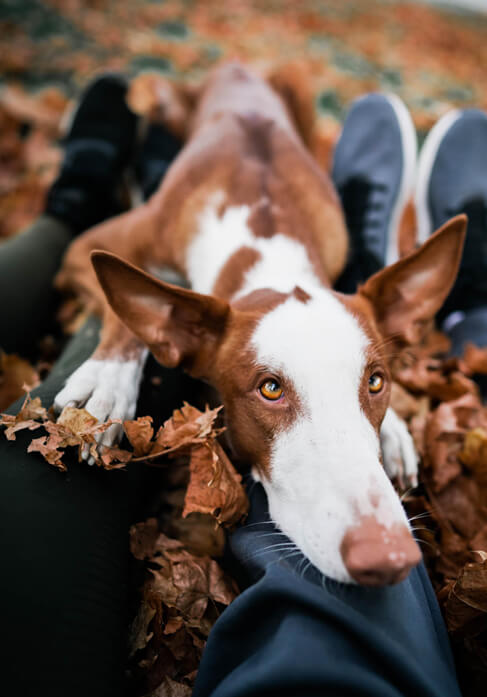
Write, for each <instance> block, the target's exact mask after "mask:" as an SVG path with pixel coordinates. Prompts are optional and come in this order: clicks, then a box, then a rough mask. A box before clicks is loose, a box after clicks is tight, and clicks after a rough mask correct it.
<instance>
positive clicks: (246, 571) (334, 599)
mask: <svg viewBox="0 0 487 697" xmlns="http://www.w3.org/2000/svg"><path fill="white" fill-rule="evenodd" d="M48 221H49V219H46V218H42V219H41V221H40V222H38V223H37V224H35V225H34V226H33V228H32V229H31V230H30V231H28V232H27V233H24V234H23V236H22V237H19V238H16V239H15V240H12V241H11V242H9V243H7V246H1V247H0V279H1V282H2V284H5V287H7V285H8V286H9V287H13V288H17V289H19V288H21V290H20V291H19V292H18V293H10V296H9V307H8V312H7V313H6V316H7V318H8V323H4V322H3V321H2V322H0V326H2V328H3V330H4V333H5V335H6V343H5V348H7V349H8V350H9V351H15V350H17V351H22V349H23V347H24V346H27V347H28V346H30V345H31V344H32V342H34V341H35V340H36V332H38V331H39V329H40V328H41V327H42V322H41V319H42V318H43V317H45V315H46V307H47V306H48V305H47V302H46V293H47V294H48V296H49V297H50V291H49V290H48V289H49V288H50V283H51V280H52V276H53V274H54V273H55V271H56V270H57V266H58V264H59V261H60V259H61V256H62V251H63V249H64V248H65V247H66V245H67V244H68V242H69V239H70V235H69V231H68V230H67V229H66V230H64V232H63V231H62V230H61V229H60V228H59V224H58V223H54V224H53V226H52V229H53V230H54V232H53V233H52V234H50V233H49V228H50V225H49V224H48ZM40 229H42V230H43V235H42V243H41V242H40V237H38V235H37V233H36V231H37V232H38V231H39V230H40ZM29 240H30V241H29ZM31 245H32V246H31ZM37 249H39V253H38V254H37V253H36V252H33V251H32V250H37ZM41 251H42V254H41ZM32 265H34V266H35V273H34V274H33V276H32V277H29V269H30V268H31V267H32ZM32 268H33V267H32ZM19 269H20V270H21V271H20V272H19ZM20 273H22V274H23V278H24V283H23V285H22V278H21V276H20ZM29 278H30V280H29V281H28V282H26V281H25V279H29ZM16 303H17V304H16ZM0 315H2V317H3V310H0ZM33 318H34V320H35V323H33ZM485 327H487V321H486V323H485ZM97 331H98V323H97V321H96V320H90V321H89V322H88V323H87V325H86V326H85V327H84V328H83V329H82V330H81V331H80V332H79V333H78V335H77V336H76V337H74V339H73V340H72V341H71V343H70V344H69V345H68V347H67V348H66V350H65V352H64V354H63V356H62V357H61V359H60V360H59V361H58V363H57V364H56V366H55V367H54V369H53V371H52V372H51V374H50V376H49V378H48V379H47V380H46V381H45V382H44V384H43V385H41V386H40V387H39V388H38V389H36V390H35V391H34V392H33V395H38V396H40V397H41V398H42V401H43V403H44V404H45V405H48V404H50V403H51V402H52V400H53V397H54V395H55V394H56V392H57V391H58V390H59V389H60V388H61V386H62V384H63V382H64V380H65V379H66V377H67V376H68V375H69V374H70V373H71V372H72V371H73V370H74V369H75V368H76V367H77V366H78V365H79V364H80V363H81V362H82V361H83V360H85V359H86V358H87V357H88V355H89V354H90V353H91V351H92V350H93V348H94V347H95V345H96V341H97ZM482 331H485V329H484V330H482ZM481 333H482V332H481ZM17 338H18V339H17ZM473 338H476V337H473ZM482 343H487V341H483V342H482ZM155 371H159V373H160V374H162V376H163V380H162V387H161V388H155V387H152V383H151V382H150V381H149V380H145V381H144V384H143V387H142V393H141V399H140V400H139V407H138V413H151V414H153V415H157V417H158V419H159V420H162V419H163V418H165V417H166V416H167V415H168V414H169V413H170V412H171V411H172V409H173V408H174V407H176V406H179V405H180V404H181V402H182V400H183V398H184V399H188V400H191V399H192V394H194V383H192V382H191V381H189V379H188V378H185V377H184V376H183V375H182V374H181V373H178V372H177V371H164V370H163V369H162V368H160V367H158V366H156V365H155V363H154V362H152V363H150V364H149V366H148V369H147V370H146V376H149V375H150V374H153V373H154V372H155ZM18 407H19V403H17V404H14V405H12V407H11V408H10V410H9V411H10V412H11V413H15V412H16V411H17V410H18ZM34 435H35V434H34ZM32 436H33V434H32V433H30V432H29V433H27V434H25V433H24V434H19V436H18V438H17V441H15V442H8V441H6V440H5V439H3V438H2V439H0V463H1V464H0V516H1V520H0V530H1V532H0V539H1V548H0V559H1V560H2V573H1V574H0V579H1V580H0V599H1V600H0V602H1V607H0V618H1V622H2V628H3V636H4V638H5V641H4V648H3V649H2V653H1V656H2V671H1V674H0V693H1V694H9V695H10V694H19V695H22V697H29V696H30V695H32V696H34V695H35V697H38V696H40V695H46V696H47V695H48V696H49V697H57V696H58V695H59V696H61V695H62V696H63V697H66V696H67V695H69V697H77V696H78V695H79V696H80V697H81V696H83V697H86V696H87V695H90V697H97V696H98V695H100V697H101V696H103V697H108V696H109V695H114V696H115V695H116V697H120V696H121V695H122V694H123V692H124V690H123V683H124V656H125V637H126V622H127V614H128V564H129V552H128V527H129V525H130V522H131V521H132V520H133V519H134V517H135V515H136V514H137V511H138V510H139V508H140V505H141V503H142V501H143V497H144V489H145V487H146V481H145V478H146V476H147V475H146V473H145V471H144V470H143V469H142V468H140V467H134V466H132V467H130V466H129V467H128V470H127V471H126V472H115V473H106V472H103V471H99V470H97V469H96V468H90V467H88V466H87V465H86V464H85V463H82V464H81V465H79V464H78V463H77V462H75V461H74V458H72V459H70V460H69V461H67V464H68V468H69V471H68V473H67V474H61V473H59V472H57V471H55V470H54V469H53V468H52V467H50V466H49V465H47V464H46V463H45V462H44V461H43V460H42V459H41V458H40V456H38V455H37V454H27V452H26V448H27V444H28V442H29V441H30V439H31V438H32ZM250 498H251V512H250V517H249V521H248V524H247V525H246V526H245V527H243V528H240V529H239V530H238V531H237V532H235V533H234V534H233V535H232V536H231V537H230V540H229V549H228V557H229V563H230V564H232V565H233V570H234V573H235V575H236V576H237V578H238V580H239V582H240V585H241V587H242V588H246V589H245V590H244V591H243V593H242V594H241V595H240V596H239V597H238V598H237V600H236V601H235V602H234V603H233V604H232V605H231V606H230V607H229V608H228V609H227V610H225V612H224V613H223V615H222V616H221V618H220V619H219V620H218V622H217V623H216V625H215V627H214V629H213V631H212V633H211V635H210V640H209V642H208V646H207V648H206V650H205V652H204V655H203V660H202V663H201V667H200V671H199V675H198V679H197V683H196V687H195V691H194V694H195V696H196V697H202V696H203V695H214V696H215V697H237V695H238V696H239V697H240V696H243V695H249V696H250V695H252V696H253V697H257V696H260V695H296V696H300V697H308V696H311V695H320V696H323V695H330V696H333V697H338V696H340V695H350V696H351V695H353V696H354V697H357V696H358V695H368V696H371V697H372V695H373V696H374V697H378V696H380V695H388V696H389V695H391V696H392V695H413V696H414V697H426V696H428V697H429V696H433V695H437V696H438V697H440V696H441V697H449V696H450V695H458V694H459V691H458V687H457V683H456V678H455V672H454V667H453V663H452V658H451V654H450V648H449V644H448V638H447V636H446V631H445V627H444V625H443V621H442V619H441V616H440V614H439V609H438V606H437V603H436V600H435V597H434V594H433V591H432V588H431V585H430V583H429V580H428V578H427V576H426V573H425V570H424V567H422V566H421V567H419V568H418V569H415V570H414V571H413V572H412V573H411V574H410V576H409V578H408V579H407V580H406V581H404V582H403V583H401V584H399V585H398V586H395V587H392V588H384V589H364V588H358V587H352V586H344V585H342V584H338V583H334V582H332V581H329V580H326V581H323V579H322V578H321V577H320V576H319V575H318V574H317V572H316V571H315V570H314V569H313V568H310V567H309V565H307V563H306V560H305V559H304V558H302V557H299V556H297V557H289V558H286V553H279V551H278V549H279V548H277V549H274V550H272V549H267V548H270V547H272V545H274V544H276V543H279V542H281V541H282V540H283V536H282V534H280V533H279V532H278V531H273V526H272V525H268V524H265V523H266V521H267V520H268V514H267V508H266V500H265V495H264V493H263V490H262V488H261V487H260V486H259V485H254V486H251V487H250ZM269 532H273V534H272V535H270V536H268V533H269ZM306 567H308V568H306ZM303 572H304V573H303Z"/></svg>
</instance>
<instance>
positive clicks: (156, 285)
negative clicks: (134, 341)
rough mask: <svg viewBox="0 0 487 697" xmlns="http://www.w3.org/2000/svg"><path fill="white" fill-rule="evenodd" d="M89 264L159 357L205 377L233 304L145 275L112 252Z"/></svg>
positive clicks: (94, 255)
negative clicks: (91, 264)
mask: <svg viewBox="0 0 487 697" xmlns="http://www.w3.org/2000/svg"><path fill="white" fill-rule="evenodd" d="M91 260H92V263H93V266H94V268H95V271H96V275H97V277H98V280H99V282H100V285H101V287H102V288H103V291H104V293H105V295H106V297H107V300H108V302H109V304H110V306H111V307H112V309H113V310H114V312H115V313H116V314H117V315H118V316H119V317H120V319H121V320H122V322H123V323H124V324H125V325H126V326H127V327H128V328H129V329H130V330H131V331H132V332H133V333H134V334H135V335H136V336H138V337H139V338H140V339H141V340H142V341H143V342H144V343H145V344H146V345H147V346H148V348H149V349H150V351H151V352H152V353H153V354H154V356H155V358H156V359H157V360H158V361H159V362H160V363H162V364H163V365H165V366H167V367H168V368H173V367H175V366H177V365H182V366H183V367H184V368H185V369H187V370H188V372H190V373H191V374H192V375H194V376H195V377H206V372H207V371H206V369H207V367H208V366H211V364H212V363H213V361H214V356H215V352H216V350H217V347H218V345H219V343H220V341H221V339H222V337H223V334H224V332H225V329H226V326H227V322H228V319H229V316H230V306H229V304H228V303H227V302H225V301H224V300H219V299H218V298H213V297H211V296H209V295H201V294H200V293H194V292H193V291H191V290H185V289H183V288H179V287H178V286H173V285H171V284H169V283H163V282H162V281H159V280H158V279H157V278H154V277H153V276H151V275H149V274H147V273H145V271H142V270H141V269H138V268H137V267H135V266H133V265H132V264H129V263H127V262H126V261H123V259H120V258H119V257H117V256H116V255H114V254H109V253H107V252H100V251H95V252H92V254H91Z"/></svg>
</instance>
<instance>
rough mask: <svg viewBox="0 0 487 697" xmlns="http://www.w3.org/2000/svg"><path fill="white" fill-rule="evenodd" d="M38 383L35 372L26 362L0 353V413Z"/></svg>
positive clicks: (13, 354) (37, 376) (11, 355)
mask: <svg viewBox="0 0 487 697" xmlns="http://www.w3.org/2000/svg"><path fill="white" fill-rule="evenodd" d="M39 382H40V381H39V374H38V372H37V370H36V369H35V368H34V366H32V365H31V364H30V363H29V362H28V361H26V360H24V359H23V358H20V356H17V355H16V354H15V353H12V354H6V353H3V352H0V411H1V410H3V409H6V408H7V407H9V406H10V405H11V404H12V403H13V402H15V400H16V399H18V398H19V397H21V396H22V395H23V394H24V393H25V392H26V391H29V390H32V389H34V387H37V385H38V384H39ZM24 386H25V387H26V388H27V389H24Z"/></svg>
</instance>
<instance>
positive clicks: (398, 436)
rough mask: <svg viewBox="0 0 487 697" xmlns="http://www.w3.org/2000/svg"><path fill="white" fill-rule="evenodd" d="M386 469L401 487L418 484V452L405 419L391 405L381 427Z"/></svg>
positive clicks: (381, 441) (381, 442)
mask: <svg viewBox="0 0 487 697" xmlns="http://www.w3.org/2000/svg"><path fill="white" fill-rule="evenodd" d="M380 444H381V448H382V459H383V463H384V469H385V471H386V472H387V474H388V476H389V478H390V479H393V480H394V479H395V480H397V482H398V484H399V486H400V487H401V488H407V487H410V486H417V484H418V461H419V458H418V454H417V453H416V448H415V447H414V442H413V439H412V436H411V434H410V433H409V431H408V428H407V426H406V424H405V423H404V421H403V420H402V419H400V418H399V416H398V415H397V414H396V412H395V411H394V409H392V408H391V407H389V409H388V410H387V411H386V415H385V417H384V421H383V422H382V426H381V429H380Z"/></svg>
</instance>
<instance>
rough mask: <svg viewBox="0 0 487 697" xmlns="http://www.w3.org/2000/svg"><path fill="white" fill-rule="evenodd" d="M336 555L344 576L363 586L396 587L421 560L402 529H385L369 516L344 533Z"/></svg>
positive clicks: (397, 527) (406, 532) (408, 534)
mask: <svg viewBox="0 0 487 697" xmlns="http://www.w3.org/2000/svg"><path fill="white" fill-rule="evenodd" d="M340 551H341V553H342V558H343V561H344V564H345V566H346V568H347V571H348V573H349V574H350V576H351V577H352V578H353V579H354V581H357V583H360V584H361V585H363V586H385V585H389V584H392V583H399V582H400V581H403V580H404V579H405V578H406V576H407V575H408V573H409V572H410V570H411V569H412V568H413V566H416V564H418V563H419V561H420V559H421V552H420V550H419V547H418V545H417V544H416V542H415V541H414V540H413V537H412V535H411V533H410V532H409V530H408V529H407V527H406V526H405V525H401V524H396V525H394V526H393V527H392V528H386V527H384V526H383V525H380V524H379V523H378V522H377V521H376V520H375V518H373V517H372V516H367V517H364V518H362V520H361V521H360V522H359V524H358V525H356V526H355V527H353V528H350V529H349V530H347V532H346V533H345V535H344V537H343V540H342V543H341V546H340Z"/></svg>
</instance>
